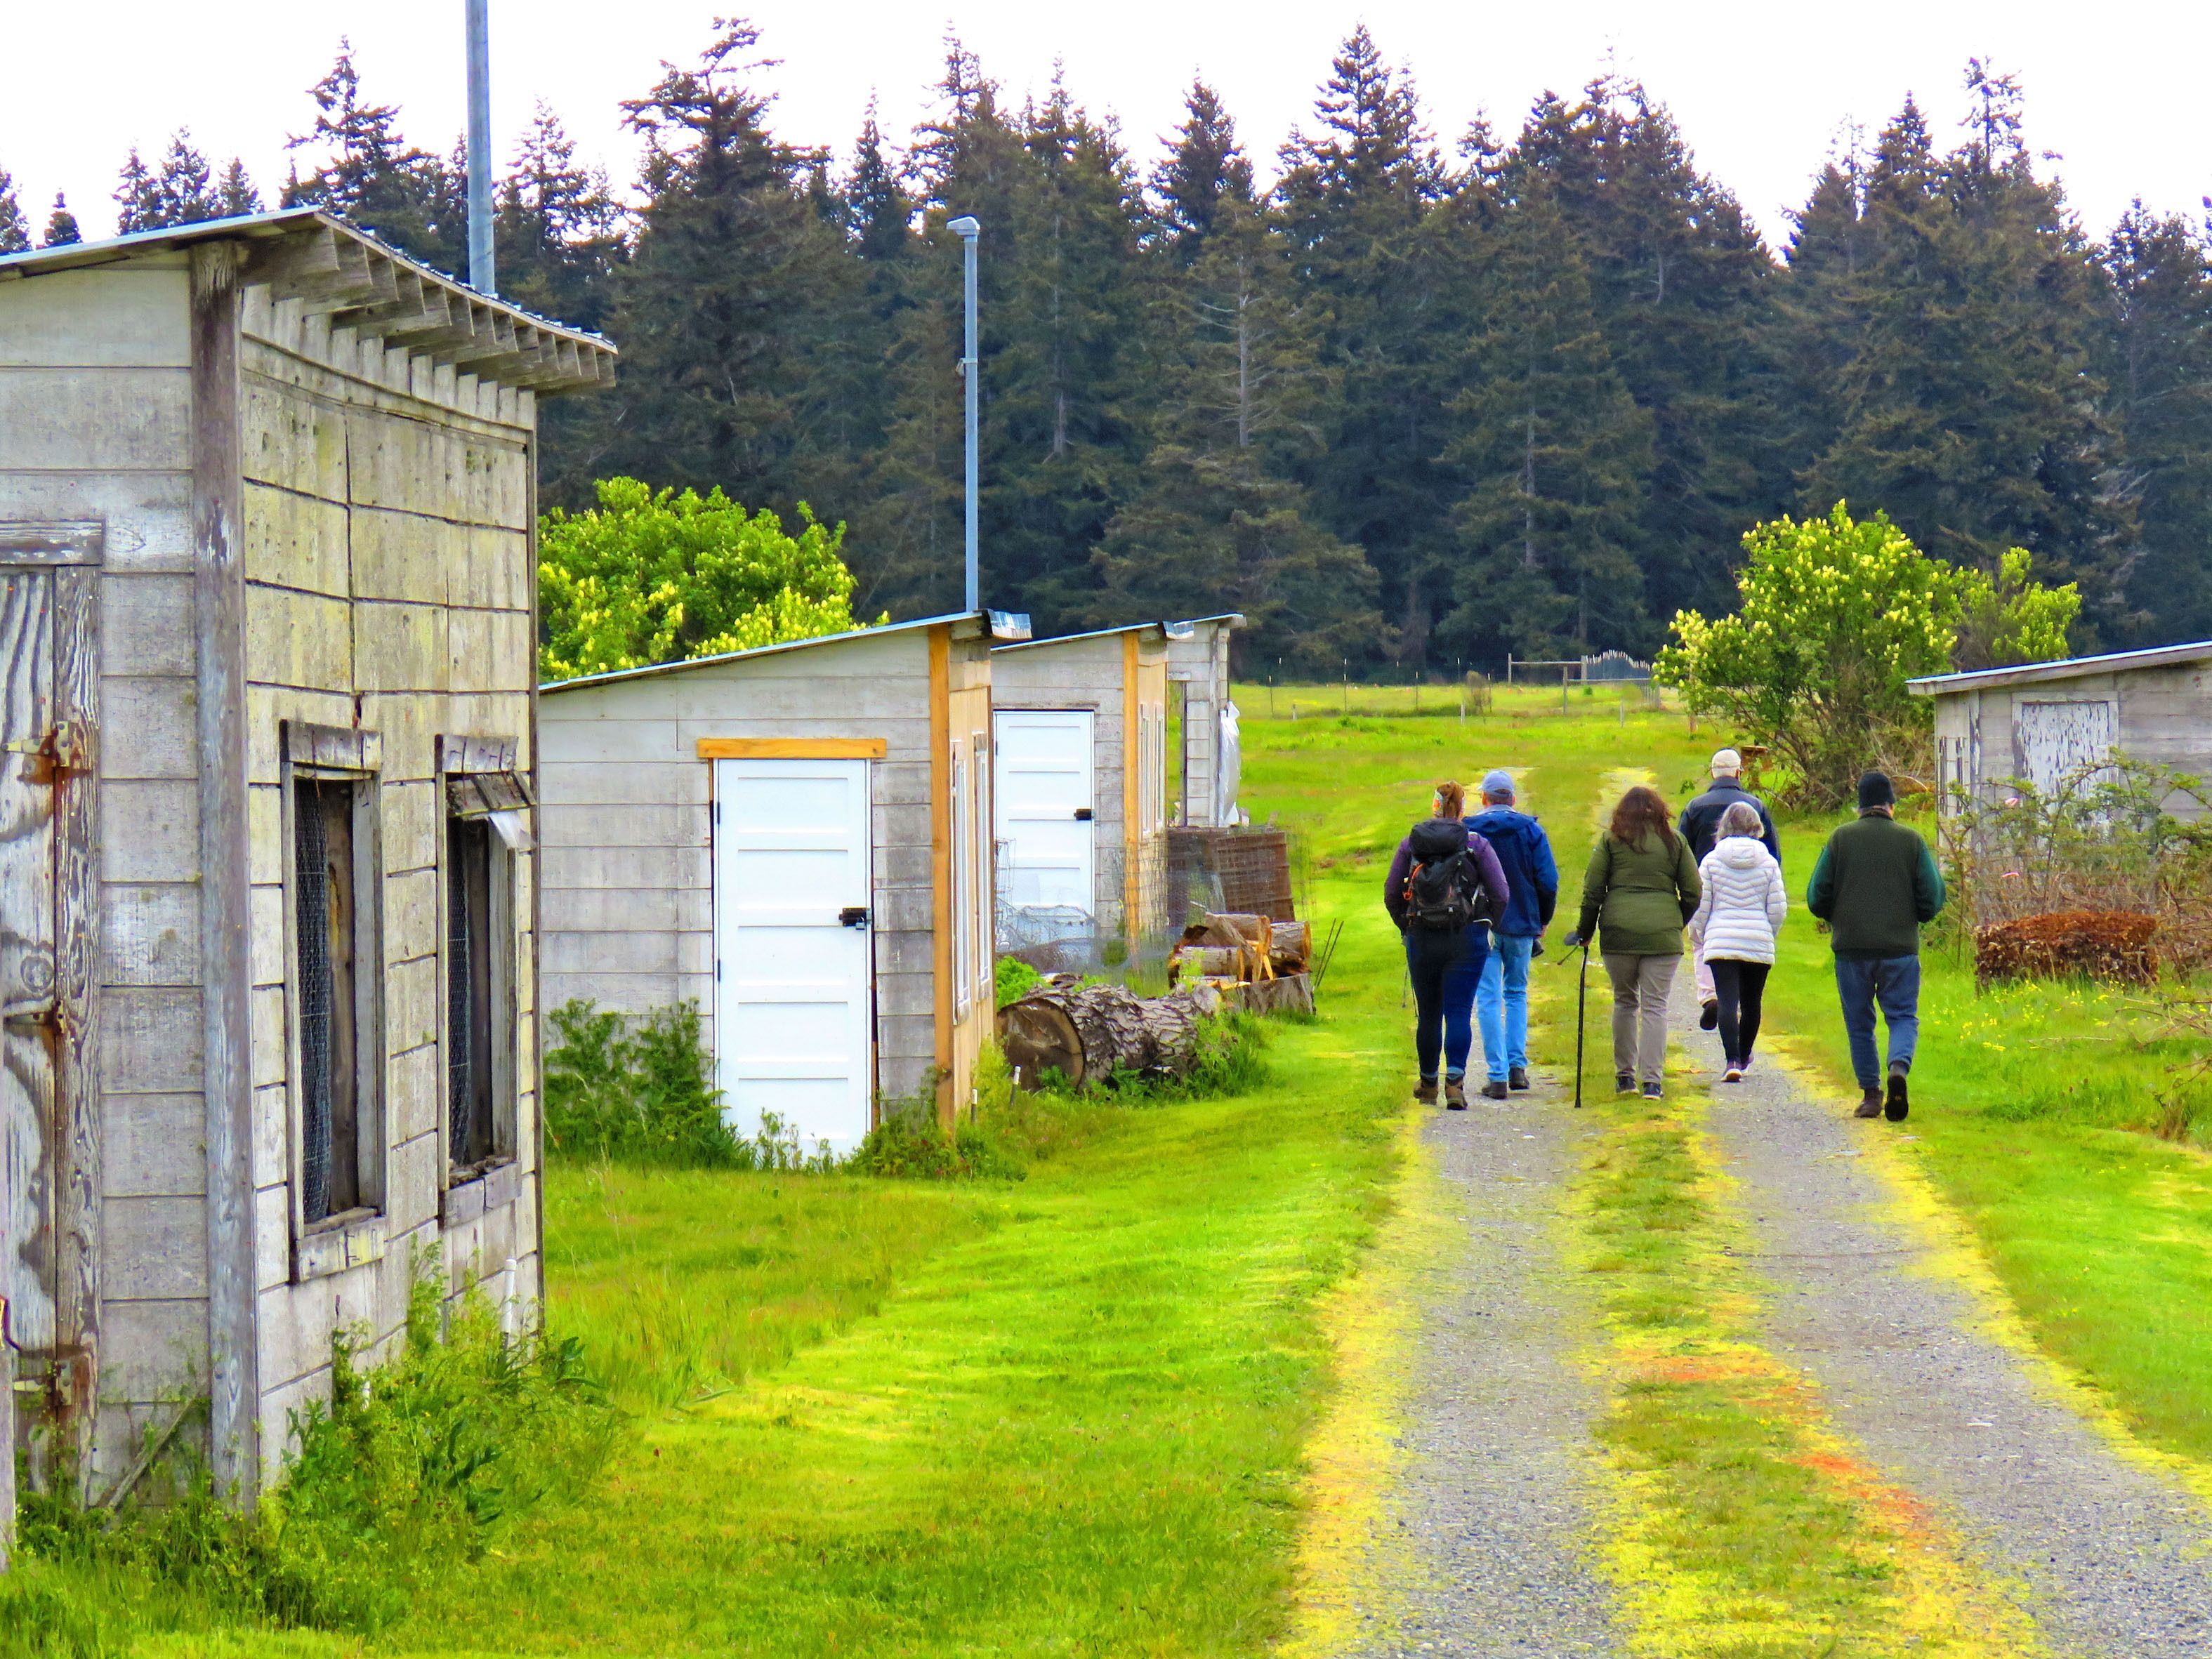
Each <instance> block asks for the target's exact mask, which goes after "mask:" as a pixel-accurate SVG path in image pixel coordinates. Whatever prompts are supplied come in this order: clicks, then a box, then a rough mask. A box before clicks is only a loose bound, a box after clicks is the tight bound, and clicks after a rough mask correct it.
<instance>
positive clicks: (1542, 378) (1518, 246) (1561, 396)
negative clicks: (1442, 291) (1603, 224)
mask: <svg viewBox="0 0 2212 1659" xmlns="http://www.w3.org/2000/svg"><path fill="white" fill-rule="evenodd" d="M1503 195H1504V199H1503V200H1502V201H1501V203H1500V205H1499V208H1498V211H1497V212H1496V214H1495V216H1494V220H1493V225H1494V228H1493V229H1492V234H1491V235H1490V237H1489V239H1488V240H1487V245H1486V248H1485V250H1484V253H1483V257H1482V258H1481V261H1480V267H1479V271H1478V274H1477V276H1476V286H1475V294H1476V296H1477V297H1476V301H1475V304H1476V310H1477V314H1478V316H1479V319H1480V320H1479V322H1478V325H1477V327H1476V330H1475V332H1474V335H1473V337H1472V338H1471V340H1470V342H1469V345H1468V357H1469V360H1470V361H1469V362H1468V365H1467V373H1466V374H1465V376H1464V380H1465V385H1466V390H1465V391H1463V392H1462V393H1461V394H1460V395H1459V396H1458V398H1456V399H1455V403H1454V404H1453V410H1452V413H1453V415H1454V416H1455V419H1456V420H1457V421H1458V422H1459V423H1460V425H1461V435H1459V436H1458V437H1457V438H1456V439H1455V441H1454V442H1453V443H1452V445H1451V447H1450V450H1449V460H1450V462H1451V464H1452V465H1453V466H1454V467H1455V468H1456V469H1457V470H1458V471H1459V472H1460V473H1461V474H1462V476H1463V477H1465V478H1466V479H1467V480H1468V483H1469V485H1470V488H1469V489H1468V494H1467V495H1466V496H1465V498H1464V499H1462V501H1460V502H1459V503H1458V505H1457V507H1456V508H1455V512H1454V514H1453V518H1454V521H1455V525H1456V526H1457V529H1458V531H1459V533H1460V537H1461V538H1462V546H1463V548H1464V550H1465V555H1464V557H1463V558H1462V560H1461V561H1460V562H1459V563H1458V574H1457V580H1456V581H1455V587H1454V592H1455V597H1456V598H1457V599H1458V602H1459V603H1458V607H1457V609H1455V611H1453V612H1452V613H1451V615H1450V616H1449V618H1447V620H1446V622H1445V623H1444V625H1443V628H1442V629H1440V633H1441V635H1443V638H1444V639H1446V640H1447V641H1449V643H1451V644H1452V645H1453V646H1454V647H1455V648H1457V649H1459V650H1461V651H1462V652H1464V653H1466V654H1468V655H1469V656H1476V657H1484V658H1490V657H1502V656H1503V655H1504V654H1505V653H1507V652H1510V653H1513V654H1515V655H1516V656H1522V657H1527V656H1544V657H1549V656H1556V655H1559V654H1560V653H1563V652H1569V651H1571V652H1577V653H1580V652H1587V651H1590V650H1593V649H1597V648H1602V647H1609V646H1619V645H1633V644H1640V643H1642V642H1643V641H1644V639H1645V637H1646V635H1647V634H1648V631H1649V622H1648V618H1647V617H1646V613H1645V611H1644V598H1643V595H1644V580H1643V575H1642V572H1641V571H1640V570H1639V568H1638V562H1637V547H1638V542H1639V540H1640V539H1641V538H1642V535H1643V533H1644V531H1643V529H1642V528H1641V527H1640V526H1639V525H1638V518H1639V516H1640V510H1641V508H1642V507H1643V503H1644V499H1645V495H1646V491H1647V489H1648V488H1649V483H1650V477H1651V475H1652V472H1653V470H1654V459H1653V454H1652V428H1653V422H1652V419H1651V417H1650V414H1649V412H1648V411H1646V410H1642V409H1639V408H1638V406H1637V404H1636V402H1635V400H1634V399H1633V398H1632V397H1631V396H1630V395H1629V392H1628V389H1627V386H1626V384H1625V382H1624V380H1623V379H1622V377H1621V375H1620V373H1619V372H1618V371H1617V370H1616V368H1615V367H1614V364H1613V356H1612V352H1611V349H1610V347H1609V346H1608V343H1607V338H1606V335H1605V331H1604V329H1603V328H1602V326H1601V324H1600V323H1599V321H1598V318H1597V314H1596V309H1595V301H1594V300H1593V297H1592V283H1591V281H1590V277H1589V270H1588V265H1587V264H1586V262H1585V258H1584V255H1583V247H1582V245H1581V241H1580V239H1579V238H1577V236H1576V235H1575V234H1574V232H1573V230H1572V228H1571V227H1570V226H1569V224H1568V222H1567V220H1566V216H1565V213H1564V212H1563V211H1562V210H1561V208H1560V206H1559V200H1558V198H1557V196H1556V194H1555V186H1554V184H1553V180H1552V179H1550V178H1549V177H1548V176H1547V172H1546V170H1545V168H1544V167H1543V166H1542V165H1541V164H1540V163H1538V164H1532V163H1531V162H1529V161H1527V160H1518V161H1516V164H1515V165H1514V166H1513V167H1510V168H1509V170H1508V173H1507V177H1506V179H1505V181H1504V185H1503Z"/></svg>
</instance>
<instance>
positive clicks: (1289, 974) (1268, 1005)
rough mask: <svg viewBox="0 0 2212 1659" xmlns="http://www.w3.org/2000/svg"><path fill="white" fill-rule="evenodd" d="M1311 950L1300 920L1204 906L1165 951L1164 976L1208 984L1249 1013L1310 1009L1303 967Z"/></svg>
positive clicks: (1310, 995)
mask: <svg viewBox="0 0 2212 1659" xmlns="http://www.w3.org/2000/svg"><path fill="white" fill-rule="evenodd" d="M1312 950H1313V935H1312V932H1311V930H1310V928H1309V927H1307V926H1306V924H1305V923H1304V922H1303V921H1273V920H1271V919H1269V918H1268V917H1267V916H1260V915H1243V914H1237V913H1227V914H1222V915H1215V914H1212V913H1211V912H1209V913H1208V914H1207V915H1206V916H1205V917H1204V918H1203V919H1202V920H1200V921H1194V922H1193V923H1191V924H1190V926H1189V927H1186V928H1184V929H1183V930H1182V941H1181V943H1179V944H1178V945H1176V948H1175V950H1174V951H1172V952H1171V953H1170V956H1169V957H1168V979H1169V981H1170V983H1171V984H1175V985H1204V986H1208V987H1212V988H1213V989H1214V990H1216V991H1218V992H1219V993H1220V994H1222V996H1223V998H1224V999H1225V1000H1227V1001H1230V1002H1231V1003H1234V1004H1235V1005H1237V1006H1239V1007H1243V1008H1248V1009H1249V1010H1251V1011H1252V1012H1255V1013H1281V1012H1289V1011H1298V1012H1305V1013H1311V1012H1313V1006H1314V1000H1313V981H1312V980H1311V978H1310V976H1309V975H1308V974H1307V971H1306V969H1307V965H1308V959H1309V958H1310V956H1311V954H1312Z"/></svg>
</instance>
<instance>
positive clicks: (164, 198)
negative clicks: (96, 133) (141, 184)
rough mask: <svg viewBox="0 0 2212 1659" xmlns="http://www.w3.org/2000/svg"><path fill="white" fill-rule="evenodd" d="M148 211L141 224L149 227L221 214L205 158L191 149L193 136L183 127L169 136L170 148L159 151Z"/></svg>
mask: <svg viewBox="0 0 2212 1659" xmlns="http://www.w3.org/2000/svg"><path fill="white" fill-rule="evenodd" d="M221 211H222V210H221V209H220V208H219V207H218V206H217V204H216V190H215V179H214V175H213V173H210V170H209V167H208V161H207V157H206V156H204V155H201V154H200V153H199V151H197V149H193V148H192V135H191V133H190V132H189V131H186V130H185V129H184V128H183V127H179V128H178V129H177V130H176V131H175V132H174V133H173V134H171V135H170V137H169V148H168V149H167V150H166V151H165V152H163V154H162V156H161V171H160V172H159V173H155V176H154V181H153V185H152V197H151V202H150V212H149V214H148V215H147V216H146V221H145V223H144V226H143V228H146V229H149V230H152V229H155V228H163V229H166V228H170V227H173V226H176V225H196V224H198V223H200V222H203V221H204V220H208V219H213V218H216V217H218V216H220V215H221Z"/></svg>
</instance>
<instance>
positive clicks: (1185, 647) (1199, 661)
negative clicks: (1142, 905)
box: [1167, 622, 1230, 829]
mask: <svg viewBox="0 0 2212 1659" xmlns="http://www.w3.org/2000/svg"><path fill="white" fill-rule="evenodd" d="M1192 626H1193V629H1194V632H1193V634H1192V636H1191V637H1190V638H1189V639H1187V640H1176V639H1171V640H1170V641H1168V642H1167V669H1168V678H1169V679H1170V680H1171V681H1176V682H1179V683H1180V684H1182V686H1183V688H1184V690H1183V698H1184V701H1183V721H1182V754H1180V755H1170V756H1169V757H1168V767H1169V769H1170V772H1171V773H1173V772H1176V771H1177V770H1180V773H1181V775H1182V781H1183V788H1182V821H1183V822H1184V823H1186V824H1188V825H1189V826H1190V827H1192V828H1193V829H1210V828H1213V827H1216V826H1217V824H1218V812H1219V808H1220V803H1219V802H1218V800H1217V799H1215V793H1214V792H1215V786H1216V784H1217V783H1218V781H1219V777H1220V768H1221V707H1222V705H1223V704H1224V703H1225V702H1228V701H1229V634H1230V629H1229V627H1228V624H1226V623H1211V622H1201V623H1194V624H1193V625H1192Z"/></svg>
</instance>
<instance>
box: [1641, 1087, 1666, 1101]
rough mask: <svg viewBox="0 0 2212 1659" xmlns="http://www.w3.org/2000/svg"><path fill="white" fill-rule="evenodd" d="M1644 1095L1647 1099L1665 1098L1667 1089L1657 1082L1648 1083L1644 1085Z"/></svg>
mask: <svg viewBox="0 0 2212 1659" xmlns="http://www.w3.org/2000/svg"><path fill="white" fill-rule="evenodd" d="M1666 1098H1667V1091H1666V1090H1665V1089H1664V1088H1662V1086H1661V1085H1658V1084H1656V1083H1647V1084H1645V1085H1644V1099H1646V1100H1664V1099H1666Z"/></svg>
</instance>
